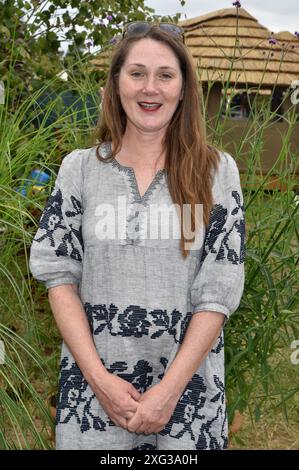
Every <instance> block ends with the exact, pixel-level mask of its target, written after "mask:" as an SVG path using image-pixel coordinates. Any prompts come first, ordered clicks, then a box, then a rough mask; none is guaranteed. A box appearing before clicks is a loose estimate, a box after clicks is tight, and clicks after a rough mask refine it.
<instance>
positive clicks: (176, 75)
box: [119, 38, 183, 133]
mask: <svg viewBox="0 0 299 470" xmlns="http://www.w3.org/2000/svg"><path fill="white" fill-rule="evenodd" d="M182 90H183V77H182V73H181V69H180V65H179V61H178V59H177V58H176V56H175V54H174V53H173V51H172V49H171V48H170V47H169V46H167V45H166V44H164V43H161V42H158V41H155V40H153V39H149V38H144V39H140V40H139V41H137V42H136V43H134V44H133V45H132V47H131V49H130V51H129V53H128V55H127V58H126V61H125V63H124V64H123V66H122V68H121V71H120V75H119V96H120V101H121V104H122V106H123V109H124V111H125V113H126V115H127V130H128V126H130V125H133V126H135V127H136V128H138V129H139V130H141V131H143V132H150V133H152V132H157V131H160V130H162V129H163V128H165V130H166V127H167V126H168V124H169V122H170V120H171V118H172V116H173V114H174V112H175V110H176V108H177V105H178V103H179V100H180V99H181V98H182V96H183V95H182Z"/></svg>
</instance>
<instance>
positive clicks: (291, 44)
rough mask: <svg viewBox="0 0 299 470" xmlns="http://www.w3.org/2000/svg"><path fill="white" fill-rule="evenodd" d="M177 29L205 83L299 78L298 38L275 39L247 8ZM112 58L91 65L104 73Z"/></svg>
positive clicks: (273, 81) (269, 83)
mask: <svg viewBox="0 0 299 470" xmlns="http://www.w3.org/2000/svg"><path fill="white" fill-rule="evenodd" d="M179 25H180V26H182V27H183V29H184V30H185V34H184V36H185V44H186V45H187V47H188V49H189V50H190V52H191V54H192V56H193V58H194V61H195V64H196V67H197V69H198V72H199V77H200V79H201V80H202V81H203V82H205V81H209V80H213V81H216V82H226V81H227V80H228V79H229V81H230V83H236V84H240V85H241V86H242V85H244V84H245V83H246V84H249V85H252V84H254V85H256V84H258V85H262V86H264V87H266V86H270V87H272V86H274V85H281V86H283V87H289V86H290V85H291V83H292V82H293V81H294V80H298V78H299V38H297V37H296V36H295V35H293V34H291V33H290V32H288V31H282V32H279V33H273V34H272V32H271V31H270V30H269V29H267V28H266V27H265V26H262V25H261V24H260V23H259V22H258V20H257V19H256V18H254V17H253V16H252V15H251V14H250V13H248V12H247V11H246V10H245V9H244V8H235V7H233V8H224V9H222V10H216V11H214V12H211V13H208V14H206V15H201V16H198V17H196V18H190V19H188V20H184V21H180V22H179ZM271 38H272V39H271ZM269 39H271V41H270V42H269ZM271 42H275V44H273V43H271ZM110 49H111V48H110ZM110 54H111V51H110V53H108V52H105V51H104V52H103V53H100V54H99V56H98V57H97V58H96V59H93V60H92V61H91V63H92V64H93V65H94V66H96V67H100V68H103V69H105V68H106V67H107V66H108V64H109V57H110Z"/></svg>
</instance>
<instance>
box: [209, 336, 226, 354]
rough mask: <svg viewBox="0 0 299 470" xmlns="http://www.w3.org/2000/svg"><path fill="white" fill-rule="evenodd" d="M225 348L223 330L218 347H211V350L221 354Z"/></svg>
mask: <svg viewBox="0 0 299 470" xmlns="http://www.w3.org/2000/svg"><path fill="white" fill-rule="evenodd" d="M223 349H224V339H223V331H222V332H221V334H220V336H219V337H218V341H217V344H216V347H215V348H213V349H211V352H212V353H214V354H219V353H220V352H221V351H222V350H223Z"/></svg>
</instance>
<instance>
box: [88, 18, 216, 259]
mask: <svg viewBox="0 0 299 470" xmlns="http://www.w3.org/2000/svg"><path fill="white" fill-rule="evenodd" d="M143 38H150V39H153V40H155V41H160V42H162V43H164V44H166V45H167V46H169V47H170V48H171V49H172V51H173V52H174V54H175V55H176V57H177V59H178V61H179V64H180V68H181V73H182V76H183V86H184V96H183V99H182V100H180V101H179V104H178V106H177V109H176V111H175V112H174V114H173V116H172V119H171V121H170V123H169V125H168V127H167V130H166V132H165V137H164V140H163V143H162V152H163V151H165V169H166V170H167V182H168V188H169V192H170V195H171V198H172V201H173V203H175V204H177V205H178V206H179V207H180V209H181V214H182V213H183V212H182V211H183V205H184V204H189V205H190V206H189V207H191V208H192V210H191V230H194V229H196V227H198V225H197V222H196V220H195V209H194V208H195V206H194V205H195V204H202V205H203V206H202V207H203V222H204V225H205V226H207V225H208V223H209V215H210V210H211V208H212V206H213V196H212V175H213V170H215V171H216V170H217V167H218V163H219V153H218V151H217V149H216V148H214V147H212V146H211V145H208V143H207V140H206V132H205V125H204V121H203V117H202V114H201V91H200V88H199V84H198V80H197V76H196V70H195V66H194V63H193V58H192V56H191V54H190V53H189V51H188V49H187V47H186V46H185V45H184V44H183V42H182V41H180V40H178V39H176V38H175V37H174V36H172V35H170V34H169V33H167V32H165V31H163V30H162V29H161V28H159V27H158V26H157V25H153V26H152V28H151V29H150V30H149V31H147V32H145V33H141V34H140V33H138V35H137V34H136V35H135V34H134V35H129V36H125V37H124V38H123V39H122V40H121V41H120V42H119V43H118V44H117V46H116V49H115V51H114V54H113V57H112V61H111V65H110V69H109V73H108V77H107V81H106V85H105V92H104V96H103V101H102V112H101V116H100V118H99V121H98V123H97V126H96V129H95V132H94V140H93V142H94V143H95V142H98V143H99V146H100V144H101V143H102V142H107V141H111V142H112V154H111V159H112V158H114V157H115V155H116V154H117V153H118V152H119V151H120V149H121V143H122V137H123V135H124V133H125V130H126V122H127V118H126V114H125V112H124V110H123V107H122V105H121V102H120V99H119V96H118V94H117V89H118V77H119V73H120V70H121V67H122V66H123V64H124V62H125V60H126V57H127V55H128V53H129V51H130V48H131V47H132V45H133V44H134V43H135V42H136V41H138V40H140V39H143ZM99 146H98V147H97V149H96V154H97V157H98V158H99V160H101V161H111V159H109V158H108V159H107V158H106V159H105V158H103V157H102V156H101V155H100V152H99ZM195 222H196V225H195ZM185 242H189V243H190V239H186V238H185V235H184V233H183V227H182V224H181V240H180V248H181V251H182V254H183V257H184V258H185V257H186V256H187V255H188V250H186V249H185Z"/></svg>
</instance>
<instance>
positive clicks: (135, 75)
mask: <svg viewBox="0 0 299 470" xmlns="http://www.w3.org/2000/svg"><path fill="white" fill-rule="evenodd" d="M131 75H132V77H140V75H142V74H141V72H132V73H131Z"/></svg>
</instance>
